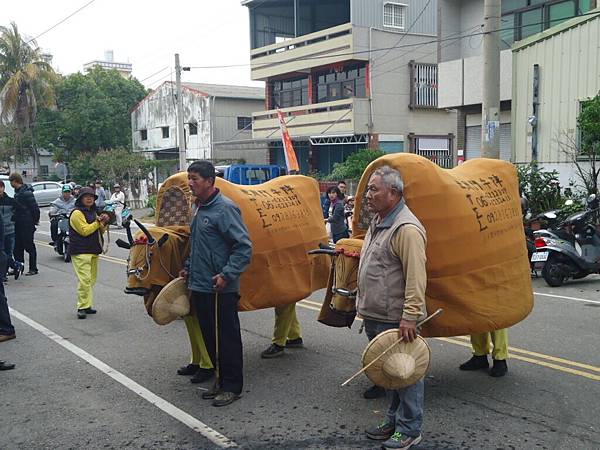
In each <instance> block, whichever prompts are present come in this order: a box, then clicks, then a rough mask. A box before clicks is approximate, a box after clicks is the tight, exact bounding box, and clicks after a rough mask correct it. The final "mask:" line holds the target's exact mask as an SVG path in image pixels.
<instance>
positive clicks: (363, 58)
mask: <svg viewBox="0 0 600 450" xmlns="http://www.w3.org/2000/svg"><path fill="white" fill-rule="evenodd" d="M242 4H243V5H245V6H246V7H248V10H249V17H250V44H251V50H250V64H251V77H252V79H253V80H261V81H265V83H266V103H265V105H264V106H263V108H262V109H261V110H256V112H255V113H254V114H253V137H254V138H255V139H260V140H263V141H265V142H268V145H269V156H270V160H271V161H272V162H273V163H275V164H279V165H282V164H283V163H284V157H283V150H282V145H281V142H280V138H281V136H280V131H279V122H278V119H277V109H278V108H280V109H281V111H282V112H283V114H284V116H285V120H286V124H287V128H288V130H289V132H290V135H291V137H292V140H293V142H294V146H295V149H296V153H297V155H298V159H299V162H300V165H301V171H302V172H303V173H307V172H310V171H318V172H320V173H324V174H327V173H329V172H330V171H331V170H332V168H333V165H334V164H335V163H337V162H342V161H344V160H345V159H346V157H347V156H348V155H350V154H352V153H353V152H355V151H357V150H358V149H362V148H367V147H368V148H372V149H382V150H384V151H386V152H402V151H406V152H416V153H420V154H422V155H424V156H427V157H430V158H431V159H434V160H436V161H437V162H438V163H439V164H440V165H443V166H445V167H451V166H452V165H453V163H454V160H455V153H454V137H455V136H454V132H455V129H456V114H455V112H452V111H450V112H449V111H445V110H440V109H438V98H437V93H438V74H437V64H436V63H437V60H438V55H437V53H438V46H437V42H436V39H437V32H438V31H437V28H438V17H437V0H433V1H431V2H429V3H427V2H424V1H422V0H402V1H388V0H244V1H243V2H242Z"/></svg>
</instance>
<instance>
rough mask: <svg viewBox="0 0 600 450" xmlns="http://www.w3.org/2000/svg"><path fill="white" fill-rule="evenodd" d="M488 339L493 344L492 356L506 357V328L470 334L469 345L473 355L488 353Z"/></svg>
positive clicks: (496, 357) (497, 357) (495, 357)
mask: <svg viewBox="0 0 600 450" xmlns="http://www.w3.org/2000/svg"><path fill="white" fill-rule="evenodd" d="M490 341H491V343H492V344H493V346H494V347H493V349H492V358H494V359H508V330H507V329H506V328H503V329H502V330H496V331H490V332H489V333H481V334H472V335H471V345H472V346H473V354H474V355H475V356H483V355H487V354H489V353H490Z"/></svg>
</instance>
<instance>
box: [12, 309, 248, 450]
mask: <svg viewBox="0 0 600 450" xmlns="http://www.w3.org/2000/svg"><path fill="white" fill-rule="evenodd" d="M9 309H10V314H11V315H12V316H14V317H16V318H17V319H19V320H20V321H21V322H24V323H26V324H27V325H29V326H30V327H31V328H33V329H35V330H37V331H39V332H40V333H42V334H43V335H44V336H46V337H47V338H48V339H50V340H52V341H54V342H56V343H57V344H58V345H60V346H61V347H63V348H65V349H67V350H68V351H70V352H71V353H73V354H74V355H76V356H78V357H79V358H81V359H83V360H84V361H85V362H87V363H88V364H90V365H92V366H94V367H95V368H96V369H98V370H99V371H101V372H103V373H105V374H106V375H108V376H109V377H111V378H112V379H113V380H115V381H117V382H118V383H120V384H122V385H123V386H125V387H126V388H127V389H129V390H130V391H132V392H134V393H135V394H137V395H139V396H140V397H142V398H143V399H144V400H146V401H147V402H149V403H151V404H152V405H154V406H156V407H157V408H159V409H161V410H162V411H164V412H166V413H167V414H168V415H170V416H171V417H173V418H174V419H176V420H178V421H179V422H181V423H183V424H184V425H187V426H188V427H190V428H191V429H192V430H194V431H196V432H197V433H200V434H201V435H202V436H204V437H205V438H206V439H208V440H209V441H211V442H212V443H214V444H215V445H217V446H219V447H221V448H232V447H237V444H236V443H235V442H234V441H232V440H231V439H229V438H228V437H226V436H224V435H222V434H221V433H219V432H218V431H216V430H213V429H212V428H210V427H209V426H208V425H205V424H204V423H202V422H200V421H199V420H198V419H196V418H195V417H193V416H191V415H190V414H188V413H186V412H185V411H183V410H181V409H179V408H177V407H176V406H175V405H173V404H172V403H169V402H168V401H166V400H164V399H163V398H161V397H159V396H158V395H156V394H154V393H153V392H151V391H149V390H148V389H146V388H145V387H143V386H142V385H140V384H138V383H136V382H135V381H133V380H132V379H131V378H128V377H126V376H125V375H123V374H122V373H121V372H119V371H117V370H115V369H113V368H112V367H110V366H109V365H107V364H105V363H103V362H102V361H100V360H99V359H98V358H96V357H94V356H92V355H90V354H89V353H88V352H86V351H85V350H83V349H81V348H79V347H77V346H76V345H74V344H72V343H71V342H69V341H67V340H66V339H65V338H63V337H62V336H59V335H58V334H56V333H54V332H53V331H51V330H49V329H48V328H46V327H44V326H43V325H41V324H39V323H37V322H36V321H34V320H32V319H30V318H29V317H27V316H26V315H24V314H21V313H20V312H18V311H16V310H14V309H13V308H9Z"/></svg>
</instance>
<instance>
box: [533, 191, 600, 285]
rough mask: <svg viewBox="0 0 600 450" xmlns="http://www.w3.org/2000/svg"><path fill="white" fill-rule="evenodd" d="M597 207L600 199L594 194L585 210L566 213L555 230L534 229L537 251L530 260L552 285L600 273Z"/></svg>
mask: <svg viewBox="0 0 600 450" xmlns="http://www.w3.org/2000/svg"><path fill="white" fill-rule="evenodd" d="M598 211H599V205H598V199H597V198H596V195H594V194H592V195H591V196H590V197H589V198H588V201H587V208H586V210H585V211H580V212H578V213H575V214H572V215H571V216H569V217H567V218H566V219H565V220H564V221H563V222H562V223H561V224H560V225H559V226H558V227H557V229H556V230H540V231H536V232H534V236H535V241H534V245H535V247H536V251H535V253H534V254H533V255H532V256H531V259H530V260H531V262H532V263H534V268H535V270H540V269H541V271H542V277H543V278H544V280H545V281H546V283H548V285H549V286H552V287H558V286H562V284H563V283H564V282H565V280H567V279H569V278H572V279H574V280H577V279H580V278H584V277H586V276H588V275H590V274H593V273H600V231H599V230H598V220H597V216H598Z"/></svg>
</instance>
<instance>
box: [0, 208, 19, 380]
mask: <svg viewBox="0 0 600 450" xmlns="http://www.w3.org/2000/svg"><path fill="white" fill-rule="evenodd" d="M7 262H8V257H7V256H6V253H5V252H4V224H3V219H2V216H0V273H4V272H6V265H7ZM15 337H16V335H15V328H14V327H13V324H12V322H11V320H10V311H9V310H8V301H7V300H6V295H5V292H4V283H2V282H0V342H5V341H10V340H11V339H14V338H15ZM2 364H4V362H3V361H0V365H2ZM13 367H14V366H13ZM2 370H6V369H2Z"/></svg>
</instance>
